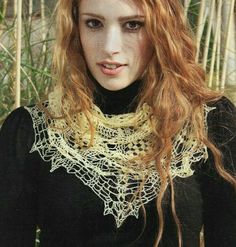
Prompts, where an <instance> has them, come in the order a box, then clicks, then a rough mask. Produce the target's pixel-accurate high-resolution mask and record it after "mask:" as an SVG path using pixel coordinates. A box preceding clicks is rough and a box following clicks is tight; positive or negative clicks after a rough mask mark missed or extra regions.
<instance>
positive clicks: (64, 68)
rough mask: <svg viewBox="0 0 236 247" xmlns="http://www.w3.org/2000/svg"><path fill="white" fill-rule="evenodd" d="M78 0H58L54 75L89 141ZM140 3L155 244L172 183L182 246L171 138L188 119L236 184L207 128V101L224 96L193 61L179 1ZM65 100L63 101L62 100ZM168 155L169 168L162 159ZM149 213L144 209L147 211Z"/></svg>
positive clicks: (89, 88) (88, 91)
mask: <svg viewBox="0 0 236 247" xmlns="http://www.w3.org/2000/svg"><path fill="white" fill-rule="evenodd" d="M79 2H80V1H75V0H59V1H58V2H57V19H56V25H57V27H56V45H55V51H54V63H53V64H54V74H55V78H56V82H57V85H59V86H60V87H62V88H63V92H64V96H63V98H62V101H65V100H66V101H67V102H69V105H70V110H69V111H64V109H63V107H62V117H63V118H65V119H66V120H67V122H68V123H69V124H70V123H72V116H73V114H76V113H78V112H81V111H82V112H84V113H85V115H86V117H87V119H88V121H89V123H90V128H91V143H90V145H92V139H93V133H94V131H95V128H94V126H93V124H92V121H90V120H91V105H92V103H93V90H94V89H93V84H92V83H91V81H90V79H89V76H88V74H87V67H86V62H85V59H84V56H83V51H82V47H81V43H80V38H79V31H78V21H79V20H78V8H79ZM134 2H135V3H137V4H138V5H139V6H140V8H141V9H142V10H143V12H144V14H145V28H146V30H147V34H148V36H149V39H150V43H151V44H152V46H153V49H154V54H153V57H152V59H151V61H150V63H149V64H148V67H147V69H146V70H145V73H144V75H143V83H144V85H143V88H142V89H143V90H141V92H142V93H140V95H139V98H138V99H139V106H141V105H142V104H143V103H144V102H146V103H148V104H149V105H150V106H151V108H152V110H153V115H152V116H151V124H152V131H153V135H154V137H155V138H154V144H155V145H154V148H153V150H152V152H151V153H149V154H148V155H147V156H146V157H144V161H145V162H146V163H149V162H150V161H151V160H155V161H156V169H157V171H158V173H159V175H160V179H161V188H160V193H159V195H158V197H157V202H156V205H157V211H158V216H159V231H158V233H157V237H156V241H155V244H154V247H157V246H158V245H159V244H160V241H161V238H162V234H163V230H164V216H163V210H162V201H163V197H164V194H165V192H166V188H167V186H168V185H170V191H171V209H172V214H173V218H174V220H175V223H176V232H177V235H178V239H179V243H178V246H179V247H181V246H182V234H181V222H179V219H178V217H177V213H176V209H175V194H174V181H173V179H172V177H171V174H170V169H169V167H170V159H171V150H172V139H173V137H174V136H175V135H176V134H177V133H178V132H179V131H180V130H181V128H183V126H184V124H185V123H189V124H190V125H191V127H192V130H193V133H192V134H193V135H194V136H195V137H196V138H197V139H198V141H199V142H202V143H204V144H205V145H206V146H207V147H208V148H209V149H210V150H211V151H212V153H213V155H214V158H215V166H216V169H217V171H218V173H219V174H220V175H221V176H222V177H223V178H224V179H226V180H227V181H229V182H230V183H231V184H233V185H234V186H235V187H236V182H235V179H234V177H233V176H232V175H230V174H229V173H227V172H226V171H225V169H224V168H223V165H222V159H221V154H220V152H219V150H218V149H217V148H216V147H215V146H214V144H213V143H212V142H211V141H210V140H209V139H208V137H207V133H206V130H205V127H204V109H203V105H204V104H205V103H208V102H211V101H215V100H216V99H218V98H219V97H220V96H221V95H220V94H218V93H215V92H213V91H211V90H209V89H208V88H207V87H206V85H205V71H204V70H203V69H202V68H201V67H200V66H199V65H198V64H197V63H196V62H195V56H196V46H195V44H194V41H193V34H192V32H191V31H190V28H189V24H188V23H187V21H186V18H185V16H184V11H183V7H182V5H181V3H180V2H179V1H178V0H139V1H134ZM62 105H63V104H62ZM164 157H165V158H166V160H167V162H166V167H164V168H163V167H162V166H161V165H160V163H161V162H160V161H161V160H162V159H163V158H164ZM144 215H145V213H144Z"/></svg>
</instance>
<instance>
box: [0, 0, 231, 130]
mask: <svg viewBox="0 0 236 247" xmlns="http://www.w3.org/2000/svg"><path fill="white" fill-rule="evenodd" d="M176 1H177V0H176ZM56 2H57V1H56V0H50V1H49V0H48V1H45V0H1V1H0V125H1V123H2V122H3V120H4V119H5V117H6V116H7V114H8V113H9V112H10V111H12V110H13V109H14V108H16V107H19V106H20V105H29V104H33V103H35V102H37V101H38V100H40V99H42V98H43V97H44V96H45V95H47V93H48V91H49V90H50V88H51V85H52V82H53V80H52V77H51V75H50V70H51V54H52V48H53V41H54V28H53V20H54V18H53V17H54V11H53V9H54V5H55V3H56ZM182 3H183V6H184V8H185V15H186V17H187V18H188V20H189V22H190V24H191V27H192V30H193V32H194V33H195V35H196V42H197V47H198V54H197V57H196V60H197V61H198V62H200V63H201V64H202V66H203V67H204V68H205V69H206V71H207V83H208V86H209V87H212V88H214V89H216V90H221V91H225V92H226V93H228V95H229V97H230V98H231V99H232V100H233V101H234V102H235V103H236V13H235V12H236V4H235V0H201V1H200V0H182Z"/></svg>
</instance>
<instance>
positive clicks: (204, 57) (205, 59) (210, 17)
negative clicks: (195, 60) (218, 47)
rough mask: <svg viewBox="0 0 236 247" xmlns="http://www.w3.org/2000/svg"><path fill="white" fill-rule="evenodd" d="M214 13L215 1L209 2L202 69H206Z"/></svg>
mask: <svg viewBox="0 0 236 247" xmlns="http://www.w3.org/2000/svg"><path fill="white" fill-rule="evenodd" d="M214 11H215V0H211V5H210V15H209V22H208V26H207V34H206V41H205V46H204V53H203V61H202V64H203V68H204V69H206V66H207V58H208V52H209V44H210V39H211V31H212V24H213V20H214Z"/></svg>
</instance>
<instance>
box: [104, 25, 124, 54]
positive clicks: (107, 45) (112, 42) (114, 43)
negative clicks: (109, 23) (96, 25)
mask: <svg viewBox="0 0 236 247" xmlns="http://www.w3.org/2000/svg"><path fill="white" fill-rule="evenodd" d="M105 39H106V40H105V42H104V51H105V52H106V53H107V54H108V55H114V54H118V53H120V51H121V46H122V37H121V31H120V30H119V29H118V28H116V27H114V28H110V29H109V30H108V31H107V34H106V35H105Z"/></svg>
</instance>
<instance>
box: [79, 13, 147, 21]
mask: <svg viewBox="0 0 236 247" xmlns="http://www.w3.org/2000/svg"><path fill="white" fill-rule="evenodd" d="M81 15H88V16H92V17H95V18H99V19H101V20H105V18H104V16H102V15H98V14H94V13H82V14H81ZM144 18H145V16H144V15H130V16H120V17H118V20H119V21H125V20H130V19H144Z"/></svg>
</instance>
